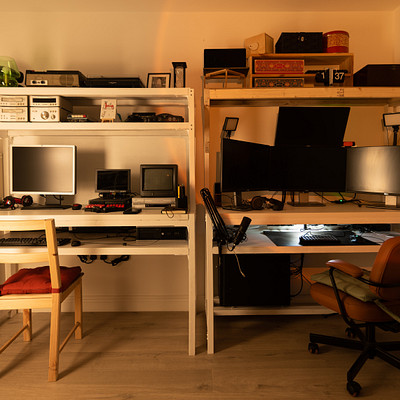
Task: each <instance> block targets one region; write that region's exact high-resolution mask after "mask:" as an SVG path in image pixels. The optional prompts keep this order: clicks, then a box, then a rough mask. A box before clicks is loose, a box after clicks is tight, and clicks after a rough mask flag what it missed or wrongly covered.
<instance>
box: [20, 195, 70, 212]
mask: <svg viewBox="0 0 400 400" xmlns="http://www.w3.org/2000/svg"><path fill="white" fill-rule="evenodd" d="M45 199H46V202H45V204H38V203H33V204H32V205H30V206H27V207H25V206H24V207H22V208H21V209H22V210H67V209H68V208H71V207H72V206H71V205H69V204H62V203H61V202H62V198H61V197H60V198H59V202H58V203H48V202H47V197H46V196H45Z"/></svg>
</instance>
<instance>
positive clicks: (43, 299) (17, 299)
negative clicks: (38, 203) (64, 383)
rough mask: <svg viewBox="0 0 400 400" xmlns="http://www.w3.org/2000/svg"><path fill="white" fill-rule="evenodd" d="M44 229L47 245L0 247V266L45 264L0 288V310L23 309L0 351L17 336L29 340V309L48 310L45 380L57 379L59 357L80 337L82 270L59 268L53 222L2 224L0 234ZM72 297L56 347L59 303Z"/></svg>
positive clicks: (14, 278)
mask: <svg viewBox="0 0 400 400" xmlns="http://www.w3.org/2000/svg"><path fill="white" fill-rule="evenodd" d="M34 230H35V231H37V230H44V232H45V235H46V240H47V246H34V247H32V246H24V247H19V246H18V247H0V263H3V264H26V263H45V266H42V267H36V268H23V269H20V270H19V271H18V272H17V273H15V274H14V275H12V276H11V277H10V278H9V279H7V281H6V282H5V283H4V284H3V285H0V293H1V295H0V310H20V309H22V310H23V326H22V328H21V329H20V330H19V331H18V332H17V333H15V335H14V336H13V337H12V338H11V339H10V340H8V341H7V342H6V343H5V344H4V345H3V346H2V347H1V348H0V353H2V352H3V351H4V350H5V349H6V348H7V347H8V346H9V345H10V344H11V343H12V342H13V341H14V340H15V339H16V338H17V337H18V336H19V335H20V334H21V333H23V339H24V340H25V341H30V340H31V339H32V312H31V310H32V309H35V308H37V309H39V308H41V309H43V308H49V309H51V322H50V350H49V372H48V380H49V381H56V380H57V379H58V369H59V355H60V353H61V351H62V349H63V348H64V346H65V345H66V343H67V342H68V340H69V339H70V338H71V336H72V335H73V333H74V332H75V338H76V339H81V338H82V275H83V274H82V271H81V268H80V267H72V268H67V267H60V265H59V258H58V249H57V240H56V231H55V224H54V220H53V219H45V220H35V221H2V220H0V231H9V232H12V231H34ZM72 292H73V293H74V294H75V324H74V326H73V328H72V329H71V330H70V332H69V333H68V335H67V336H66V338H65V340H64V341H63V342H62V344H61V345H60V314H61V303H62V302H63V301H64V300H65V299H66V298H67V297H68V296H69V295H70V294H71V293H72Z"/></svg>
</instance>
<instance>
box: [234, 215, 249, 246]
mask: <svg viewBox="0 0 400 400" xmlns="http://www.w3.org/2000/svg"><path fill="white" fill-rule="evenodd" d="M250 223H251V219H250V218H248V217H243V219H242V222H241V223H240V225H239V228H238V230H237V231H236V233H235V236H234V238H233V244H234V245H235V246H237V245H238V244H239V243H240V242H241V241H242V240H243V238H244V235H245V233H246V231H247V228H248V227H249V225H250Z"/></svg>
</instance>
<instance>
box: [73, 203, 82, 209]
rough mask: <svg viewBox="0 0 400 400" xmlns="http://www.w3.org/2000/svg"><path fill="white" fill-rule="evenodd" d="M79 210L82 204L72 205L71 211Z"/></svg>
mask: <svg viewBox="0 0 400 400" xmlns="http://www.w3.org/2000/svg"><path fill="white" fill-rule="evenodd" d="M81 208H82V204H79V203H74V204H72V209H73V210H80V209H81Z"/></svg>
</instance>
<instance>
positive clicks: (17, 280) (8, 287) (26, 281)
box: [0, 267, 82, 295]
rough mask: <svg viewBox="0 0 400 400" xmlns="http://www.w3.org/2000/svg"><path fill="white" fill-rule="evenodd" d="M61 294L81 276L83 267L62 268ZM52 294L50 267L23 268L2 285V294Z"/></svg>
mask: <svg viewBox="0 0 400 400" xmlns="http://www.w3.org/2000/svg"><path fill="white" fill-rule="evenodd" d="M60 273H61V290H60V291H61V292H63V291H64V290H65V289H67V288H68V287H69V286H70V285H71V283H72V282H74V281H75V279H77V278H78V277H79V276H80V275H81V274H82V271H81V267H70V268H69V267H60ZM24 293H25V294H27V293H51V280H50V270H49V267H37V268H23V269H20V270H19V271H18V272H17V273H15V274H14V275H12V276H10V277H9V278H8V279H7V280H6V281H5V282H4V284H3V285H0V294H1V295H5V294H24Z"/></svg>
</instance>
